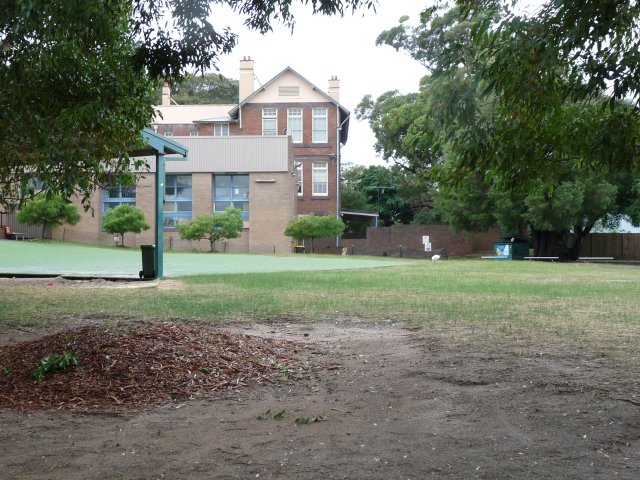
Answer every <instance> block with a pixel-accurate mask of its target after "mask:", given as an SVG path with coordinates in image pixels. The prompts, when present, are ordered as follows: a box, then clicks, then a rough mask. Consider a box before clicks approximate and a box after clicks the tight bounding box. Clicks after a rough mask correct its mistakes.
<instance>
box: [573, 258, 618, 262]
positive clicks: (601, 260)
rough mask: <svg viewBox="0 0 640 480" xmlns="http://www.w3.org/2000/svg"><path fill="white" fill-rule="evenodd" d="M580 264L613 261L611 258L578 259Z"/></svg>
mask: <svg viewBox="0 0 640 480" xmlns="http://www.w3.org/2000/svg"><path fill="white" fill-rule="evenodd" d="M578 260H579V261H581V262H606V261H608V260H613V257H578Z"/></svg>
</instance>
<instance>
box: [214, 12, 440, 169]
mask: <svg viewBox="0 0 640 480" xmlns="http://www.w3.org/2000/svg"><path fill="white" fill-rule="evenodd" d="M428 3H430V2H428V1H427V0H379V5H378V7H377V9H376V12H373V11H370V10H366V9H363V10H361V11H358V12H356V13H355V14H353V15H352V14H351V13H348V14H345V16H344V17H343V18H340V17H338V16H331V17H324V16H321V15H311V8H310V7H308V6H307V7H306V8H304V7H301V6H296V7H295V8H294V9H293V13H294V16H295V18H296V25H295V27H294V30H293V33H292V32H291V30H290V29H288V28H286V27H284V26H282V25H281V24H278V23H274V24H273V27H274V29H273V30H274V31H273V32H271V33H267V34H265V35H260V34H259V33H256V32H252V31H250V30H248V29H247V28H246V27H244V26H243V25H242V19H241V18H239V17H237V16H236V15H233V14H232V13H229V12H224V11H223V12H222V13H220V10H218V8H219V7H215V8H216V10H215V11H214V16H213V17H212V18H211V20H212V22H213V23H214V25H216V26H218V27H220V26H227V25H228V26H230V27H231V30H232V31H233V32H234V33H236V34H238V36H239V39H238V44H237V46H236V47H235V49H234V50H233V52H232V53H231V54H228V55H224V56H222V57H221V60H220V62H219V64H218V68H219V71H220V73H222V74H223V75H225V76H226V77H229V78H234V79H238V77H239V65H240V60H241V59H242V57H244V56H247V57H251V59H252V60H254V62H255V63H254V71H255V74H256V77H257V80H258V81H259V82H260V83H258V81H257V82H256V88H257V87H258V86H259V84H264V83H266V82H268V81H269V80H270V79H271V78H273V77H274V76H275V75H277V74H278V73H279V72H281V71H282V70H283V69H285V68H286V67H291V68H293V69H294V70H295V71H297V72H298V73H299V74H300V75H302V76H303V77H305V78H306V79H307V80H309V81H310V82H311V83H313V84H314V85H315V86H317V87H318V88H321V89H322V90H324V91H325V92H326V91H327V88H328V80H329V78H330V77H332V76H337V77H338V78H339V79H340V103H341V104H342V105H343V106H344V107H345V108H346V109H348V110H349V111H350V112H351V113H352V116H351V119H350V122H349V139H348V142H347V144H346V146H345V147H343V149H342V151H341V153H342V163H343V164H344V163H345V162H348V163H352V164H356V165H384V164H385V162H384V161H383V160H382V159H381V158H380V157H379V156H377V154H376V153H375V150H374V147H373V145H374V143H375V137H374V135H373V132H372V131H371V129H370V128H369V125H368V123H367V122H366V121H358V120H357V119H356V118H355V108H356V106H357V105H358V103H360V101H361V100H362V98H363V97H364V96H365V95H367V94H371V95H372V97H373V98H374V99H375V98H377V97H378V96H379V95H380V94H382V93H384V92H386V91H388V90H398V91H400V92H401V93H410V92H416V91H418V85H419V82H420V78H421V77H422V76H424V75H426V73H427V71H426V70H425V68H424V67H422V66H421V65H420V64H418V63H417V62H416V61H415V60H412V59H411V58H409V57H408V56H406V55H405V54H403V53H400V52H396V51H395V50H393V49H392V48H391V47H387V46H380V47H376V45H375V41H376V38H377V36H378V35H379V34H380V33H381V32H382V31H383V30H387V29H389V28H391V27H393V26H395V25H397V24H398V20H399V19H400V17H401V16H403V15H408V16H409V18H410V19H411V20H410V23H412V24H417V23H418V18H419V17H418V16H419V14H420V12H421V11H422V10H423V9H424V8H425V7H426V6H427V4H428Z"/></svg>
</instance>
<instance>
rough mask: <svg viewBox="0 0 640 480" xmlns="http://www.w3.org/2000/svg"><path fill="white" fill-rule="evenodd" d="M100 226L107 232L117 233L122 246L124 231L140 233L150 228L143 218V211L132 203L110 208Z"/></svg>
mask: <svg viewBox="0 0 640 480" xmlns="http://www.w3.org/2000/svg"><path fill="white" fill-rule="evenodd" d="M102 228H104V230H105V231H106V232H107V233H111V234H113V233H117V234H119V235H120V238H121V239H122V243H121V245H122V246H123V247H124V234H125V233H126V232H132V233H140V232H141V231H142V230H149V228H151V227H150V226H149V224H148V223H147V221H146V220H145V219H144V213H143V211H142V210H140V209H139V208H137V207H134V206H133V205H119V206H117V207H114V208H110V209H109V210H108V211H107V213H106V214H105V216H104V219H103V220H102Z"/></svg>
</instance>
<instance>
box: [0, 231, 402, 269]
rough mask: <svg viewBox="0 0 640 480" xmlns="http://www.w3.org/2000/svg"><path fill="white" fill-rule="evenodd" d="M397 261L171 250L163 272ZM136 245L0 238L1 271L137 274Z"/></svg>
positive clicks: (354, 265)
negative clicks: (24, 240) (105, 245)
mask: <svg viewBox="0 0 640 480" xmlns="http://www.w3.org/2000/svg"><path fill="white" fill-rule="evenodd" d="M397 263H398V261H397V260H396V261H394V260H389V259H371V258H363V257H359V258H358V257H341V256H335V255H233V254H211V253H189V252H171V251H166V250H165V254H164V274H165V276H166V277H178V276H184V275H196V274H215V273H250V272H251V273H258V272H284V271H317V270H339V269H353V268H371V267H384V266H389V265H397ZM141 269H142V255H141V252H140V249H139V248H119V247H97V246H93V245H82V244H72V243H58V242H22V241H10V240H6V241H0V274H12V273H13V274H21V275H24V274H37V275H54V276H56V275H67V276H70V275H78V276H106V277H134V278H137V277H138V272H139V271H140V270H141Z"/></svg>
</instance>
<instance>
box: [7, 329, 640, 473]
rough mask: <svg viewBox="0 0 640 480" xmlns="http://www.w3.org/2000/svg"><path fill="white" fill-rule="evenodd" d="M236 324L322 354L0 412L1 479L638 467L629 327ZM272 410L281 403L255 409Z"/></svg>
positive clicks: (638, 411) (639, 411)
mask: <svg viewBox="0 0 640 480" xmlns="http://www.w3.org/2000/svg"><path fill="white" fill-rule="evenodd" d="M95 321H96V319H93V322H95ZM235 331H236V333H243V334H251V335H258V336H261V337H269V338H279V339H288V340H293V341H296V342H304V343H306V344H308V345H309V347H310V350H309V351H312V352H316V353H313V354H310V362H311V363H312V364H315V365H318V366H322V368H318V369H316V370H315V371H314V374H313V375H310V376H308V377H306V378H302V379H300V380H292V379H289V380H287V379H283V381H282V382H281V383H276V384H266V385H261V386H256V387H253V388H248V389H238V390H232V391H230V392H225V393H223V394H218V395H217V396H212V397H210V398H206V399H201V400H188V401H181V402H173V403H165V404H163V405H160V406H150V407H146V408H145V409H143V410H139V411H129V412H125V413H106V414H105V413H103V414H90V413H77V412H65V411H45V412H35V413H20V412H16V411H12V410H5V411H2V412H0V423H1V424H2V429H0V445H2V449H1V450H0V464H2V465H3V476H4V478H11V479H86V478H101V479H157V478H165V479H207V478H216V479H227V478H229V479H231V478H243V479H244V478H278V479H317V478H323V479H376V478H380V479H420V478H442V479H444V478H447V479H449V478H459V479H472V478H479V479H495V478H500V479H507V478H512V479H523V478H540V479H559V478H566V479H611V478H624V479H637V478H640V427H639V426H638V424H639V419H640V405H639V403H640V399H639V398H637V397H635V396H634V395H636V394H638V392H640V388H639V387H640V383H639V379H640V376H639V373H640V368H639V363H638V356H637V355H638V348H637V347H638V344H637V340H636V339H637V338H638V336H637V332H632V334H633V335H630V336H629V337H628V338H620V339H609V340H613V341H609V342H603V343H602V344H601V345H600V344H593V345H584V344H582V343H579V342H575V344H568V343H567V342H566V341H565V342H562V343H561V342H560V341H557V342H554V341H552V340H551V341H548V342H546V343H545V344H544V345H543V346H540V345H534V344H533V343H531V342H529V341H527V340H526V339H517V338H514V337H512V336H509V335H506V334H499V333H496V334H490V333H489V332H485V333H483V334H478V333H477V332H475V333H473V332H469V331H465V330H441V331H438V332H434V331H431V332H430V331H426V330H407V329H402V328H398V327H393V326H382V325H363V326H353V325H351V326H349V325H346V326H345V325H340V324H339V322H338V323H337V324H333V325H327V324H324V325H315V326H308V325H304V326H298V325H291V324H277V323H276V324H273V325H253V326H250V327H238V328H237V329H235ZM33 337H34V334H33V333H25V332H16V331H13V332H5V333H4V334H2V336H1V337H0V344H5V345H6V344H8V343H13V342H15V341H18V340H20V339H24V338H29V339H33ZM269 410H271V411H272V412H279V411H282V410H284V414H283V416H284V418H282V419H275V418H265V419H258V417H260V416H264V414H265V413H266V412H267V411H269ZM267 417H268V416H267ZM321 417H322V418H325V417H326V419H325V420H324V421H319V422H314V423H311V424H308V425H297V424H296V422H295V420H296V419H298V418H307V419H321Z"/></svg>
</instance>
